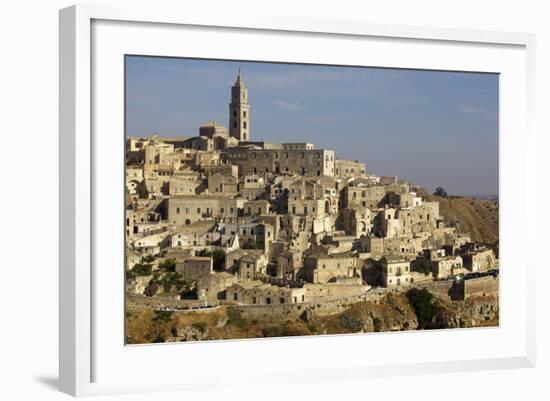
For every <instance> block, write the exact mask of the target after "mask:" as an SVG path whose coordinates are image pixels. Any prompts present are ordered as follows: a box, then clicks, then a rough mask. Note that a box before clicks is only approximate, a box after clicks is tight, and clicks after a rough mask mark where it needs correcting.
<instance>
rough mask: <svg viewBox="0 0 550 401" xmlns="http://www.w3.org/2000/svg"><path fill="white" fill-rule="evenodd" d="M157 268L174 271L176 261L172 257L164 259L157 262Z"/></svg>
mask: <svg viewBox="0 0 550 401" xmlns="http://www.w3.org/2000/svg"><path fill="white" fill-rule="evenodd" d="M159 270H164V271H167V272H175V271H176V261H175V260H174V259H166V260H163V261H162V262H160V263H159Z"/></svg>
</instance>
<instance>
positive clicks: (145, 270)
mask: <svg viewBox="0 0 550 401" xmlns="http://www.w3.org/2000/svg"><path fill="white" fill-rule="evenodd" d="M152 271H153V266H152V265H150V264H142V263H136V264H135V265H134V267H132V273H134V274H135V275H136V276H148V275H150V274H151V272H152Z"/></svg>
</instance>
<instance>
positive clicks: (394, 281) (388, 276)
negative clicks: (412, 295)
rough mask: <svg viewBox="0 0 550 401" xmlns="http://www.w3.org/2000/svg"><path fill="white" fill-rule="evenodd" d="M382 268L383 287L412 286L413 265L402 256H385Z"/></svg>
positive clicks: (382, 260) (381, 260)
mask: <svg viewBox="0 0 550 401" xmlns="http://www.w3.org/2000/svg"><path fill="white" fill-rule="evenodd" d="M380 262H381V267H382V285H383V286H384V287H399V286H403V285H405V286H409V285H411V263H410V262H409V261H407V260H405V259H403V258H402V257H400V256H392V255H388V256H384V257H383V258H382V259H380Z"/></svg>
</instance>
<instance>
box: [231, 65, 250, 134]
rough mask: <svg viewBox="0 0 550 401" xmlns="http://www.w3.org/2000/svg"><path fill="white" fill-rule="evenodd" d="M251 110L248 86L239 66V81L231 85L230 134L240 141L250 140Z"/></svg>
mask: <svg viewBox="0 0 550 401" xmlns="http://www.w3.org/2000/svg"><path fill="white" fill-rule="evenodd" d="M249 111H250V106H249V104H248V88H247V87H246V86H245V84H244V81H243V79H242V76H241V68H240V67H239V69H238V73H237V81H235V84H234V85H233V86H232V87H231V102H230V103H229V135H230V136H232V137H234V138H237V139H238V140H239V141H243V142H246V141H249V140H250V133H249V131H250V115H249Z"/></svg>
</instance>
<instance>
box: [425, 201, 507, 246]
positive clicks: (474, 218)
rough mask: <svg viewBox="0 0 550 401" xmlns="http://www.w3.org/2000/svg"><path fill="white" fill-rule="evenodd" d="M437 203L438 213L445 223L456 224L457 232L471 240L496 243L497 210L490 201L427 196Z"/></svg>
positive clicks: (494, 203) (496, 206)
mask: <svg viewBox="0 0 550 401" xmlns="http://www.w3.org/2000/svg"><path fill="white" fill-rule="evenodd" d="M428 200H431V201H437V202H439V213H440V215H441V216H443V218H444V219H445V222H447V223H454V222H458V224H459V226H458V227H459V231H460V232H463V233H468V234H469V235H470V237H471V238H472V240H474V241H482V242H491V243H492V242H495V241H498V224H499V209H498V203H497V202H495V201H492V200H486V199H477V198H469V197H449V198H442V197H439V196H429V197H428Z"/></svg>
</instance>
